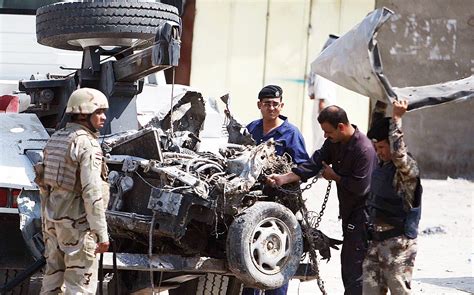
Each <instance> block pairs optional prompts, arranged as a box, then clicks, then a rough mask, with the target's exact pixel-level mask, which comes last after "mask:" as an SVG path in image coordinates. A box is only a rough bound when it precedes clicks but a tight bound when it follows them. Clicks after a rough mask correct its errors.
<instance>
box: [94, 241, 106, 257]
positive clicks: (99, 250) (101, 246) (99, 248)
mask: <svg viewBox="0 0 474 295" xmlns="http://www.w3.org/2000/svg"><path fill="white" fill-rule="evenodd" d="M109 245H110V243H109V242H105V243H97V248H96V249H95V253H96V254H97V253H99V254H100V253H104V252H107V250H109Z"/></svg>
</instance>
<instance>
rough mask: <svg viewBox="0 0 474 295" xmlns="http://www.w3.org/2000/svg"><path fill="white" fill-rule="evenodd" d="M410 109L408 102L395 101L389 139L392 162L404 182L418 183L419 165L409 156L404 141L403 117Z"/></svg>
mask: <svg viewBox="0 0 474 295" xmlns="http://www.w3.org/2000/svg"><path fill="white" fill-rule="evenodd" d="M407 107H408V101H407V100H401V101H395V102H394V103H393V116H392V119H391V120H390V127H389V128H390V129H389V134H388V139H389V142H390V151H391V153H392V161H393V164H394V165H395V167H397V171H398V172H399V175H400V177H401V178H402V179H401V180H402V181H410V182H416V178H417V177H418V175H419V169H418V165H417V164H416V162H415V160H414V159H413V158H412V157H410V156H409V155H408V150H407V147H406V145H405V141H404V140H403V132H402V116H403V115H404V114H405V112H406V110H407Z"/></svg>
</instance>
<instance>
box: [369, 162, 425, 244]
mask: <svg viewBox="0 0 474 295" xmlns="http://www.w3.org/2000/svg"><path fill="white" fill-rule="evenodd" d="M396 170H397V169H396V167H395V165H394V164H393V162H390V163H389V164H385V165H383V166H381V167H380V166H378V167H377V168H375V169H374V171H373V173H372V182H371V188H370V196H369V199H368V208H369V214H370V221H371V223H375V221H376V220H382V221H383V222H385V223H387V224H390V225H392V226H394V227H395V228H399V229H402V230H403V232H404V233H405V235H406V236H407V237H409V238H411V239H414V238H416V237H417V235H418V224H419V221H420V216H421V195H422V187H421V184H420V179H419V178H418V183H417V187H416V190H415V198H414V204H413V207H412V208H411V209H409V210H408V211H407V210H405V208H404V206H403V198H404V196H403V195H399V194H398V193H397V192H396V190H395V188H394V186H393V179H394V176H395V172H396Z"/></svg>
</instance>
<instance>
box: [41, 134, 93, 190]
mask: <svg viewBox="0 0 474 295" xmlns="http://www.w3.org/2000/svg"><path fill="white" fill-rule="evenodd" d="M78 136H90V135H89V134H88V132H87V131H86V130H84V129H81V128H74V127H66V128H64V129H61V130H59V131H57V132H55V133H54V134H53V135H52V136H51V138H50V140H49V141H48V143H47V144H46V147H45V148H44V161H43V163H44V183H45V184H46V185H48V186H49V187H50V188H52V189H56V188H59V189H63V190H66V191H69V192H76V193H80V192H81V185H80V181H77V180H78V179H80V175H79V173H80V171H79V167H78V163H77V162H75V161H73V160H72V158H71V155H70V153H71V144H72V143H73V142H74V140H75V139H76V138H77V137H78Z"/></svg>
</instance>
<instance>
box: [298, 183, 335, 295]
mask: <svg viewBox="0 0 474 295" xmlns="http://www.w3.org/2000/svg"><path fill="white" fill-rule="evenodd" d="M318 176H319V175H318ZM318 176H316V177H314V178H313V181H312V182H311V183H309V184H308V185H306V186H305V187H304V188H303V189H302V191H305V190H308V189H310V188H311V186H312V185H313V184H314V183H316V181H318V178H319V177H318ZM331 184H332V181H331V180H329V181H328V186H327V188H326V194H325V196H324V200H323V204H322V205H321V210H320V211H319V214H318V217H317V220H316V223H315V224H314V228H318V226H319V223H320V222H321V218H322V216H323V215H324V210H325V209H326V205H327V202H328V199H329V193H330V192H331ZM298 201H299V202H300V203H301V209H300V211H301V213H302V215H303V220H304V222H305V224H304V226H303V231H308V230H309V229H310V228H311V227H312V224H311V222H310V221H309V220H308V209H307V208H306V205H305V203H304V202H303V197H302V195H301V194H300V195H299V196H298ZM305 235H306V238H307V239H308V242H309V245H310V247H309V251H308V253H309V260H310V263H311V269H312V270H313V271H314V273H315V274H316V282H317V284H318V287H319V290H320V291H321V293H322V294H323V295H327V292H326V289H325V288H324V281H323V280H322V279H321V276H320V274H319V263H318V254H317V253H316V249H315V247H314V241H313V236H312V235H308V234H306V233H305Z"/></svg>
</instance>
